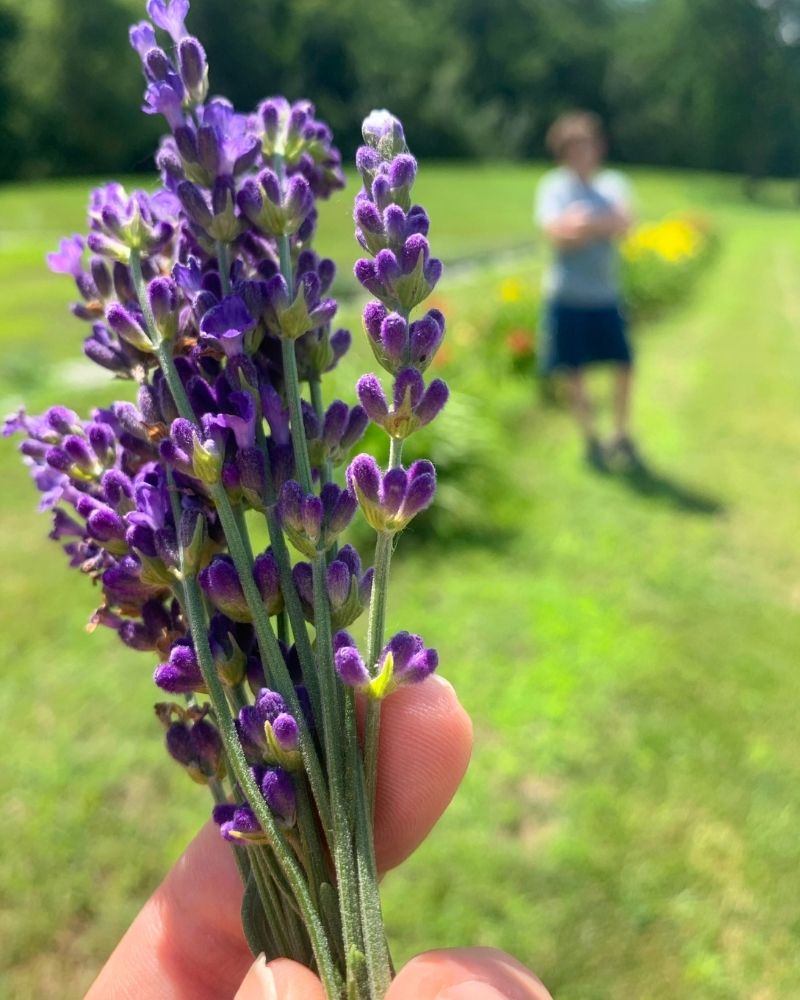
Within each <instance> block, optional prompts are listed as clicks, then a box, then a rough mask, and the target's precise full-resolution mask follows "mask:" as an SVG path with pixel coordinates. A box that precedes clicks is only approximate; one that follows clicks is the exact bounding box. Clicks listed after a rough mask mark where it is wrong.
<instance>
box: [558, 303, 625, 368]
mask: <svg viewBox="0 0 800 1000" xmlns="http://www.w3.org/2000/svg"><path fill="white" fill-rule="evenodd" d="M544 334H545V336H544V340H545V344H544V351H543V352H542V353H541V354H540V357H541V362H542V370H543V371H544V372H546V373H550V372H554V371H558V370H559V369H567V370H569V369H574V368H584V367H586V365H593V364H602V363H610V364H617V365H629V364H631V362H632V361H633V352H632V351H631V345H630V342H629V341H628V324H627V323H626V321H625V317H624V315H623V313H622V310H621V309H620V307H619V305H613V306H600V307H582V306H567V305H563V304H562V303H560V302H549V303H547V304H546V307H545V329H544Z"/></svg>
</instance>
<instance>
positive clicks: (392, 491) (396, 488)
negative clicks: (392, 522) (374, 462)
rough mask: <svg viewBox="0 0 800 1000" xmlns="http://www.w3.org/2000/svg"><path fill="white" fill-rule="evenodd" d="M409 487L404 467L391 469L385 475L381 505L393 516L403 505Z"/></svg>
mask: <svg viewBox="0 0 800 1000" xmlns="http://www.w3.org/2000/svg"><path fill="white" fill-rule="evenodd" d="M407 488H408V476H407V475H406V473H405V471H404V470H403V469H400V468H397V469H389V471H388V472H387V473H386V475H385V476H384V477H383V486H382V489H381V506H382V507H383V509H384V511H385V512H386V513H387V514H388V515H389V516H390V517H393V516H394V515H395V514H396V513H397V512H398V511H399V510H400V508H401V507H402V505H403V501H404V500H405V496H406V489H407Z"/></svg>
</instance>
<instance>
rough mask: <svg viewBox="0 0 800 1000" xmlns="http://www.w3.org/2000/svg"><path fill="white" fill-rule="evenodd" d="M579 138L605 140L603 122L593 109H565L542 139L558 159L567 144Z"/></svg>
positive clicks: (593, 140)
mask: <svg viewBox="0 0 800 1000" xmlns="http://www.w3.org/2000/svg"><path fill="white" fill-rule="evenodd" d="M580 139H588V140H590V141H591V142H603V141H604V140H605V133H604V132H603V123H602V121H601V119H600V116H599V115H596V114H595V113H594V112H593V111H567V112H566V113H565V114H563V115H559V116H558V118H556V120H555V121H554V122H553V124H552V125H551V126H550V128H549V129H548V130H547V135H546V136H545V139H544V141H545V145H546V146H547V149H548V151H549V152H550V153H551V154H552V155H553V156H554V157H555V158H556V159H557V160H560V159H561V158H562V157H563V155H564V152H565V150H566V148H567V146H569V144H570V143H572V142H575V141H576V140H580Z"/></svg>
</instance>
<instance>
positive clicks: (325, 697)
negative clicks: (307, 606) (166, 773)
mask: <svg viewBox="0 0 800 1000" xmlns="http://www.w3.org/2000/svg"><path fill="white" fill-rule="evenodd" d="M312 569H313V579H314V615H315V623H316V628H317V656H318V658H319V676H320V689H321V695H322V721H323V726H322V730H323V737H324V743H325V760H326V762H327V765H328V778H329V781H330V790H331V811H332V813H333V830H334V837H333V859H334V865H335V867H336V877H337V879H338V883H339V908H340V914H341V918H342V936H343V939H344V949H345V954H346V955H347V956H348V959H349V956H350V955H351V954H352V953H353V951H354V950H355V951H357V952H362V951H363V943H362V941H361V927H360V923H361V921H360V916H359V904H358V884H357V873H356V869H355V861H354V856H353V847H354V845H353V834H352V830H351V825H350V817H349V814H348V797H347V795H346V787H345V777H346V775H345V771H344V768H345V766H347V765H349V757H350V755H349V754H348V752H347V750H348V748H347V744H346V742H345V741H343V740H342V736H343V735H345V737H346V736H347V733H346V732H345V733H344V734H343V733H342V725H341V724H342V714H341V712H340V711H339V709H340V705H341V702H340V697H339V694H340V691H339V682H338V678H337V676H336V672H335V669H334V665H333V637H332V634H331V631H332V630H331V619H330V605H329V603H328V588H327V563H326V561H325V553H324V552H321V553H318V554H317V555H316V556H315V557H314V561H313V563H312ZM345 729H347V726H345ZM351 802H352V800H351Z"/></svg>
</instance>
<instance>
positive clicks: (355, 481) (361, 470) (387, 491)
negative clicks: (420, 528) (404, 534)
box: [347, 455, 436, 534]
mask: <svg viewBox="0 0 800 1000" xmlns="http://www.w3.org/2000/svg"><path fill="white" fill-rule="evenodd" d="M347 482H348V485H349V486H350V489H351V490H352V491H353V493H355V495H356V498H357V499H358V503H359V506H360V507H361V509H362V511H363V512H364V516H365V517H366V519H367V522H368V523H369V524H370V526H371V527H372V528H374V529H375V531H377V532H380V533H385V534H395V533H396V532H398V531H402V530H403V528H405V527H406V525H407V524H408V523H409V521H411V519H412V518H413V517H414V516H415V515H416V514H418V513H419V512H420V511H422V510H425V508H426V507H429V506H430V504H431V503H432V501H433V496H434V493H435V492H436V470H435V469H434V467H433V464H432V463H431V462H428V461H425V460H421V461H418V462H414V463H413V465H411V466H410V468H409V469H408V471H407V472H406V471H405V470H404V469H402V468H400V467H398V468H394V469H389V471H388V472H387V473H385V474H382V473H381V470H380V468H379V467H378V463H377V462H376V461H375V459H374V458H373V457H372V456H371V455H357V456H356V458H354V459H353V461H352V462H351V463H350V466H349V468H348V470H347Z"/></svg>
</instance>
